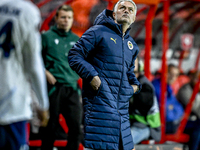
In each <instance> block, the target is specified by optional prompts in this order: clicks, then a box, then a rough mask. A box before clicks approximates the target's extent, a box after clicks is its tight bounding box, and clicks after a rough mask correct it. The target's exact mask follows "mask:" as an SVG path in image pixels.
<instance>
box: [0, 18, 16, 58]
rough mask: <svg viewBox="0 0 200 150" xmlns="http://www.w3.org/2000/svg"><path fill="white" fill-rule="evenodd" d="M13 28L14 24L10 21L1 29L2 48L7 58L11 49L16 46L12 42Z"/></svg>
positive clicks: (0, 43) (0, 41)
mask: <svg viewBox="0 0 200 150" xmlns="http://www.w3.org/2000/svg"><path fill="white" fill-rule="evenodd" d="M12 28H13V24H12V22H10V21H9V22H7V23H6V24H5V25H4V26H3V27H2V28H1V29H0V50H3V52H4V57H6V58H8V57H9V55H10V51H11V50H12V49H13V48H14V45H13V43H12V42H11V34H12Z"/></svg>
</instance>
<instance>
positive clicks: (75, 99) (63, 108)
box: [41, 5, 82, 150]
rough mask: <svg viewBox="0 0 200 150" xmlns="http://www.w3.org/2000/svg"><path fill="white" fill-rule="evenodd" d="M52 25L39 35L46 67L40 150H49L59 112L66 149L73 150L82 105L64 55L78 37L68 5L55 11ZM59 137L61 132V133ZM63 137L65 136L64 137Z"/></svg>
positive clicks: (78, 139)
mask: <svg viewBox="0 0 200 150" xmlns="http://www.w3.org/2000/svg"><path fill="white" fill-rule="evenodd" d="M55 21H56V25H55V26H53V27H51V29H50V30H49V31H47V32H45V33H43V34H42V54H43V59H44V63H45V68H46V77H47V83H48V92H49V100H50V115H51V117H50V120H49V123H48V125H47V127H46V128H44V129H41V134H42V149H44V150H50V149H53V143H54V140H55V137H56V134H57V129H59V128H60V125H59V122H58V121H59V114H60V113H61V114H62V115H63V116H64V118H65V120H66V123H67V126H68V128H69V132H68V136H67V140H68V143H67V146H66V149H70V150H71V149H73V150H77V149H78V147H79V143H80V140H81V136H82V132H81V122H82V103H81V98H80V90H79V88H78V85H77V80H78V79H79V76H78V75H77V74H76V73H75V72H74V71H73V70H72V69H71V68H70V66H69V63H68V52H69V50H70V48H72V46H73V45H74V44H75V43H76V42H77V40H78V39H79V37H78V36H77V35H75V34H74V33H73V32H72V31H71V27H72V24H73V10H72V8H71V7H70V6H68V5H62V6H60V7H59V8H58V10H57V12H56V16H55ZM62 131H63V134H65V133H64V130H62ZM65 135H66V134H65Z"/></svg>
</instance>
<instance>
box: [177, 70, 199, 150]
mask: <svg viewBox="0 0 200 150" xmlns="http://www.w3.org/2000/svg"><path fill="white" fill-rule="evenodd" d="M188 76H189V78H190V82H189V83H187V84H185V85H183V86H182V87H181V88H180V90H179V91H178V94H177V99H178V100H179V101H180V102H181V103H182V104H183V106H184V107H186V106H187V104H188V102H189V100H190V98H191V96H192V93H193V89H194V86H195V84H196V83H197V81H198V79H199V71H191V72H189V75H188ZM185 132H186V133H189V134H190V141H189V148H190V150H198V145H199V144H200V92H199V93H197V95H196V99H195V101H194V103H193V106H192V112H191V114H190V117H189V120H188V122H187V125H186V128H185Z"/></svg>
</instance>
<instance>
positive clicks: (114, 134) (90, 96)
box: [68, 10, 141, 150]
mask: <svg viewBox="0 0 200 150" xmlns="http://www.w3.org/2000/svg"><path fill="white" fill-rule="evenodd" d="M129 30H130V29H128V31H127V32H126V33H125V35H123V33H122V26H121V25H118V24H116V23H115V22H114V20H113V18H112V11H110V10H104V11H103V12H102V13H101V14H99V15H98V16H97V18H96V20H95V23H94V26H93V27H91V28H90V29H88V30H87V31H86V32H85V33H84V34H83V35H82V37H81V38H80V39H79V41H78V42H77V43H76V44H75V45H74V46H73V48H72V49H71V50H70V52H69V56H68V60H69V64H70V66H71V68H72V69H73V70H75V71H76V72H77V73H78V74H79V76H80V77H81V78H82V79H83V91H82V96H83V103H84V117H85V118H84V146H85V147H87V148H92V149H112V150H118V149H119V140H120V136H121V138H122V144H123V148H124V150H131V149H133V141H132V136H131V131H130V122H129V111H128V109H129V99H130V98H131V96H132V95H133V94H134V91H133V88H132V86H131V85H134V84H135V85H138V86H139V87H140V89H141V86H140V83H139V82H138V80H137V79H136V77H135V75H134V73H133V70H134V62H135V59H136V57H137V54H138V52H139V49H138V46H137V45H136V43H135V42H134V40H133V39H132V38H131V37H130V36H129ZM94 76H99V77H100V79H101V85H100V87H99V89H98V91H94V90H93V89H92V87H91V85H90V82H91V80H92V79H93V77H94Z"/></svg>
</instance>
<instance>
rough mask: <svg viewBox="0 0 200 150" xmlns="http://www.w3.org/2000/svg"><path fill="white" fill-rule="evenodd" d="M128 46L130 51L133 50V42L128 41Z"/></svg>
mask: <svg viewBox="0 0 200 150" xmlns="http://www.w3.org/2000/svg"><path fill="white" fill-rule="evenodd" d="M127 45H128V48H129V49H130V50H132V49H133V44H132V43H131V41H128V42H127Z"/></svg>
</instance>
